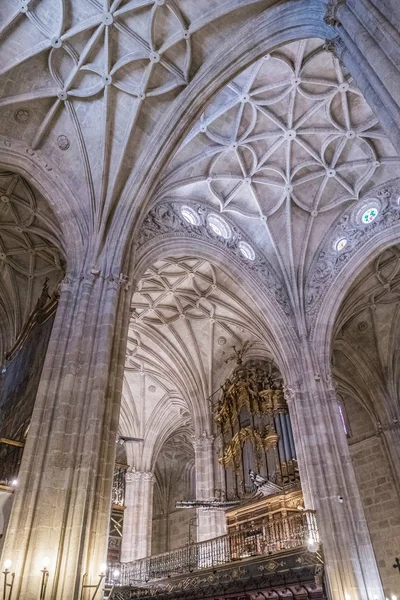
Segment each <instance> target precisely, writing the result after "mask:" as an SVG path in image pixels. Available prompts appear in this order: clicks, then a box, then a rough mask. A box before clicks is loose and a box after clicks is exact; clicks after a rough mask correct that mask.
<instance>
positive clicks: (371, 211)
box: [361, 206, 379, 225]
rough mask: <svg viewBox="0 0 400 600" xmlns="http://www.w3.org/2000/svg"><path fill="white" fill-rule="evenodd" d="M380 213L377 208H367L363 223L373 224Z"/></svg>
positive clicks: (362, 219) (362, 218)
mask: <svg viewBox="0 0 400 600" xmlns="http://www.w3.org/2000/svg"><path fill="white" fill-rule="evenodd" d="M378 212H379V211H378V209H377V208H376V206H371V207H370V208H367V210H366V211H365V212H364V213H363V215H362V217H361V222H362V223H364V224H365V225H367V224H368V223H372V221H374V220H375V219H376V217H377V216H378Z"/></svg>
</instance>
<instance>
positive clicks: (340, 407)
mask: <svg viewBox="0 0 400 600" xmlns="http://www.w3.org/2000/svg"><path fill="white" fill-rule="evenodd" d="M338 407H339V413H340V418H341V419H342V425H343V429H344V432H345V434H346V435H347V427H346V421H345V420H344V414H343V407H342V405H341V404H338Z"/></svg>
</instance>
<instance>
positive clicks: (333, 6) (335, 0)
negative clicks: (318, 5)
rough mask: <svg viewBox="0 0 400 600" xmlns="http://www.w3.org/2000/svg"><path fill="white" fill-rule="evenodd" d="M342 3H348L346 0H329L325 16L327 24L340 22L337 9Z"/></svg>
mask: <svg viewBox="0 0 400 600" xmlns="http://www.w3.org/2000/svg"><path fill="white" fill-rule="evenodd" d="M342 4H346V0H328V4H327V5H326V10H325V16H324V21H325V23H326V24H327V25H337V24H338V23H339V20H338V18H337V11H338V9H339V6H341V5H342Z"/></svg>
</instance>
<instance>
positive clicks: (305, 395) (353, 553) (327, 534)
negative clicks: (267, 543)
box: [286, 344, 384, 600]
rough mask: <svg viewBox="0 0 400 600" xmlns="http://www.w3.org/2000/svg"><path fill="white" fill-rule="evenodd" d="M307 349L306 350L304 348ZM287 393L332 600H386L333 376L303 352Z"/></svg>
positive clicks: (304, 480)
mask: <svg viewBox="0 0 400 600" xmlns="http://www.w3.org/2000/svg"><path fill="white" fill-rule="evenodd" d="M305 346H307V345H306V344H305ZM302 358H303V361H302V364H301V367H300V368H301V369H302V372H299V371H297V369H296V367H297V365H295V366H294V368H293V373H294V371H295V370H296V371H297V375H296V376H297V377H298V379H297V384H296V383H294V385H293V387H292V388H290V386H289V389H287V390H286V398H287V402H288V405H289V411H290V415H291V419H292V424H293V434H294V438H295V444H296V449H297V453H298V461H299V469H300V476H301V481H302V487H303V492H304V496H305V505H306V508H309V509H315V510H316V516H317V523H318V527H319V531H320V535H321V541H322V545H323V550H324V556H325V568H326V573H327V576H328V587H329V589H330V596H331V598H332V599H333V600H349V598H351V600H367V599H368V600H375V599H379V600H384V594H383V590H382V585H381V581H380V576H379V572H378V568H377V565H376V560H375V555H374V552H373V548H372V544H371V540H370V536H369V532H368V528H367V524H366V519H365V515H364V510H363V507H362V503H361V498H360V494H359V491H358V486H357V482H356V479H355V474H354V470H353V466H352V462H351V457H350V453H349V448H348V445H347V440H346V436H345V434H344V431H343V427H342V423H341V420H340V414H339V410H338V403H337V396H336V391H335V389H334V387H333V385H332V383H331V378H330V374H329V373H326V371H325V372H324V371H323V369H322V367H318V366H315V365H316V360H313V358H312V355H311V352H310V349H309V347H304V348H303V349H302Z"/></svg>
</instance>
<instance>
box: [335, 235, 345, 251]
mask: <svg viewBox="0 0 400 600" xmlns="http://www.w3.org/2000/svg"><path fill="white" fill-rule="evenodd" d="M346 245H347V240H346V238H340V240H338V241H337V242H336V244H335V248H336V251H337V252H341V251H342V250H344V248H345V247H346Z"/></svg>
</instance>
